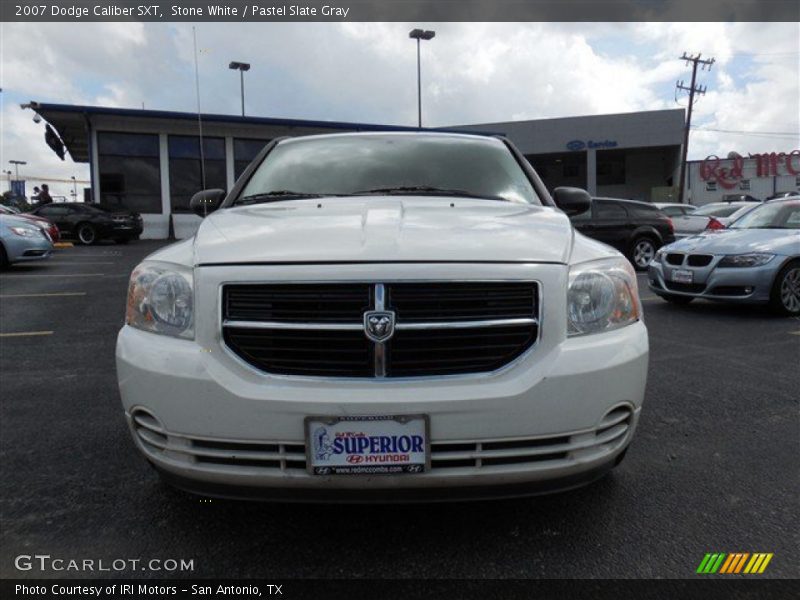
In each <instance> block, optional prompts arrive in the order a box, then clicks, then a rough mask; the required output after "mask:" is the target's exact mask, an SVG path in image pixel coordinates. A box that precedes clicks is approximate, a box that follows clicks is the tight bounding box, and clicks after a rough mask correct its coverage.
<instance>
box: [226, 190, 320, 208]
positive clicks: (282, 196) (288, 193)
mask: <svg viewBox="0 0 800 600" xmlns="http://www.w3.org/2000/svg"><path fill="white" fill-rule="evenodd" d="M323 196H336V194H315V193H312V192H295V191H293V190H273V191H271V192H262V193H259V194H251V195H249V196H245V197H244V198H239V199H238V200H237V201H236V202H234V206H239V205H243V204H260V203H262V202H275V201H278V200H290V199H295V198H322V197H323Z"/></svg>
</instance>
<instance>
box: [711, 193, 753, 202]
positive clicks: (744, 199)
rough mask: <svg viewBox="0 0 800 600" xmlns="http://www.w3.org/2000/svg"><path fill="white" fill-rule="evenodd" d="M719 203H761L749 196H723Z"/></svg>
mask: <svg viewBox="0 0 800 600" xmlns="http://www.w3.org/2000/svg"><path fill="white" fill-rule="evenodd" d="M721 202H762V200H759V199H758V198H756V197H755V196H751V195H750V194H725V195H724V196H723V197H722V200H721Z"/></svg>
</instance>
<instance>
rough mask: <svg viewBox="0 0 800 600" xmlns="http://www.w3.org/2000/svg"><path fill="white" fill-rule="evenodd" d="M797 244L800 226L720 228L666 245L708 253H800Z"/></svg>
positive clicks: (671, 247)
mask: <svg viewBox="0 0 800 600" xmlns="http://www.w3.org/2000/svg"><path fill="white" fill-rule="evenodd" d="M798 244H800V230H797V229H720V230H718V231H714V232H708V233H704V234H701V235H693V236H690V237H687V238H683V239H682V240H679V241H677V242H674V243H673V244H670V245H669V246H668V247H667V248H666V249H668V250H676V251H678V252H700V253H707V254H747V253H748V252H771V253H774V254H797V249H798V247H800V246H798Z"/></svg>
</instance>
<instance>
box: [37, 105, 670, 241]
mask: <svg viewBox="0 0 800 600" xmlns="http://www.w3.org/2000/svg"><path fill="white" fill-rule="evenodd" d="M23 108H29V109H32V110H33V111H35V112H36V114H37V115H39V117H41V119H43V120H44V121H45V122H46V124H49V125H50V127H51V128H52V130H53V131H54V132H55V133H56V134H57V136H58V137H59V138H60V140H61V141H62V142H63V145H64V147H65V148H66V150H67V151H68V152H69V155H70V156H71V157H72V160H74V161H76V162H83V163H88V164H89V167H90V176H91V186H90V193H89V194H87V195H88V196H90V197H91V198H92V199H95V200H97V199H99V200H100V201H102V202H107V203H122V204H124V205H125V206H127V207H128V208H130V209H132V210H136V211H138V212H140V213H141V214H142V217H143V219H144V223H145V231H144V234H143V237H148V238H165V237H167V235H168V231H169V220H170V215H171V216H172V221H173V226H174V231H175V234H176V236H177V237H179V238H181V237H187V236H189V235H191V234H192V233H193V232H194V230H195V229H196V228H197V226H198V224H199V222H200V219H199V218H198V217H196V216H195V215H193V214H192V213H191V212H190V210H189V200H190V198H191V197H192V195H193V194H194V193H195V192H197V191H198V190H200V189H201V188H202V187H203V176H204V178H205V187H206V188H222V189H231V187H232V186H233V184H234V182H235V181H236V178H237V177H239V175H240V174H241V173H242V172H243V171H244V169H245V167H246V166H247V164H248V163H249V162H250V161H251V160H252V159H253V158H254V157H255V156H256V154H257V153H258V152H259V150H261V148H262V147H263V146H264V144H266V143H267V142H269V141H270V140H271V139H274V138H276V137H281V136H302V135H313V134H319V133H334V132H348V131H350V132H352V131H417V129H416V128H410V127H399V126H391V125H377V124H366V123H344V122H333V121H311V120H297V119H277V118H264V117H240V116H232V115H216V114H203V115H202V118H201V119H198V115H197V113H183V112H170V111H157V110H138V109H124V108H105V107H98V106H76V105H64V104H44V103H41V104H40V103H36V102H31V103H29V104H25V105H23ZM683 125H684V111H683V109H672V110H659V111H647V112H636V113H624V114H613V115H596V116H583V117H568V118H558V119H537V120H528V121H509V122H501V123H479V124H473V125H459V126H454V127H449V128H446V130H447V131H463V132H473V133H481V134H487V135H505V136H507V137H508V138H510V139H511V140H512V141H513V142H514V144H515V145H516V146H517V147H518V148H519V149H520V151H521V152H522V153H523V154H524V155H525V157H526V158H527V159H528V160H529V161H530V162H531V163H532V164H533V165H534V167H535V168H536V170H537V171H538V172H539V174H540V175H541V176H542V179H543V180H544V182H545V184H546V185H547V186H548V188H549V189H551V190H552V189H553V188H555V187H558V186H561V185H570V186H577V187H582V188H585V189H587V190H588V191H589V192H590V193H591V194H592V195H595V196H613V197H617V198H632V199H637V200H644V201H658V200H670V199H671V193H672V190H673V188H672V187H671V186H673V185H674V183H676V182H677V179H678V167H679V164H680V149H681V142H682V136H683ZM201 131H202V152H201V144H200V139H201ZM51 137H52V136H51ZM56 145H58V142H56ZM201 165H202V167H201Z"/></svg>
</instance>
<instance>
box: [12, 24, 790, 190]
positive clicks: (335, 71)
mask: <svg viewBox="0 0 800 600" xmlns="http://www.w3.org/2000/svg"><path fill="white" fill-rule="evenodd" d="M417 26H422V27H426V28H428V29H435V30H436V38H435V39H434V40H432V41H431V42H426V43H424V46H423V110H424V113H425V115H424V120H425V125H428V126H446V125H454V124H464V123H477V122H492V121H505V120H512V119H535V118H546V117H562V116H573V115H590V114H602V113H619V112H631V111H638V110H653V109H662V108H673V107H676V106H679V105H683V106H685V105H686V99H685V97H679V98H678V102H677V103H676V100H675V90H674V87H675V81H676V80H677V79H684V80H686V81H687V85H688V79H689V76H690V70H689V68H688V67H687V65H686V64H684V62H683V61H681V60H678V58H677V57H678V56H680V55H681V54H682V53H683V52H684V51H686V52H688V53H697V52H701V53H702V54H703V56H705V57H714V58H716V64H715V65H714V67H713V69H711V71H710V72H708V71H703V72H701V73H700V75H699V83H701V84H703V85H706V86H707V87H708V93H707V94H706V95H705V96H704V97H702V98H701V99H700V100H699V102H698V103H697V104H696V106H695V118H694V123H693V125H694V127H693V128H694V129H695V131H694V132H693V133H692V137H691V141H690V158H702V157H704V156H707V155H708V154H727V153H728V152H729V151H731V150H737V151H739V152H741V153H747V152H756V151H788V150H792V149H794V148H798V147H800V133H798V132H799V131H800V125H798V115H799V114H800V83H799V81H800V46H799V45H798V39H800V24H797V23H612V24H602V23H570V24H559V23H449V24H446V23H429V24H420V23H414V24H410V23H344V24H338V23H337V24H328V23H296V24H292V23H280V24H278V23H275V24H271V23H253V24H223V23H201V24H197V26H196V27H197V38H198V47H199V48H200V50H201V52H200V55H199V66H200V82H201V102H202V108H203V111H204V112H214V113H230V114H237V113H238V112H239V110H240V108H239V86H238V83H239V82H238V73H235V72H233V71H230V70H228V68H227V65H228V62H229V61H231V60H240V61H245V62H250V63H252V65H253V67H252V70H251V71H250V72H249V73H247V74H246V75H245V85H246V98H247V112H248V114H250V115H256V116H273V117H289V118H300V119H303V118H308V119H326V120H342V121H360V122H372V123H386V124H404V125H414V124H415V122H416V53H415V49H414V42H413V41H412V40H410V39H408V31H409V29H411V28H413V27H417ZM0 38H1V39H2V41H0V46H2V47H0V87H2V89H3V91H2V94H1V95H0V96H1V97H2V100H1V101H2V106H0V110H2V122H0V128H1V129H2V133H0V142H1V143H0V154H1V155H2V156H1V157H0V158H1V162H2V165H3V167H2V168H3V170H4V171H5V170H6V169H8V168H9V167H10V165H9V164H8V161H9V160H11V159H18V160H27V161H28V165H27V166H26V167H24V169H25V170H24V171H22V172H23V173H26V174H27V175H28V179H29V180H31V179H36V178H37V177H52V178H56V179H57V178H61V179H69V177H70V176H71V175H75V176H77V177H78V178H79V179H88V169H87V167H86V165H83V164H75V163H73V162H72V161H71V160H70V159H69V157H67V160H66V161H65V162H63V163H62V162H61V161H60V160H59V159H58V158H57V157H56V156H55V155H54V154H53V153H52V152H51V151H50V150H49V149H48V148H47V147H46V146H45V144H44V141H43V127H44V125H43V124H40V125H36V124H34V123H33V122H32V120H31V117H32V114H31V112H30V111H23V110H21V109H20V107H19V105H20V103H22V102H27V101H29V100H36V101H39V102H59V103H72V104H89V105H102V106H119V107H132V108H141V107H142V104H143V103H144V105H145V107H146V108H148V109H162V110H179V111H193V110H195V109H196V97H195V88H194V59H193V52H192V25H191V24H184V23H78V24H65V23H62V24H56V23H50V24H35V23H2V24H0ZM743 132H749V133H743ZM4 180H5V177H4ZM32 183H34V182H33V181H32ZM32 183H31V185H32ZM6 186H7V184H6V183H3V184H2V186H0V190H4V189H6ZM51 187H52V188H53V189H54V191H55V192H56V193H59V194H67V193H68V192H69V190H70V189H71V186H70V185H68V184H61V185H58V184H55V185H53V186H51Z"/></svg>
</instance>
